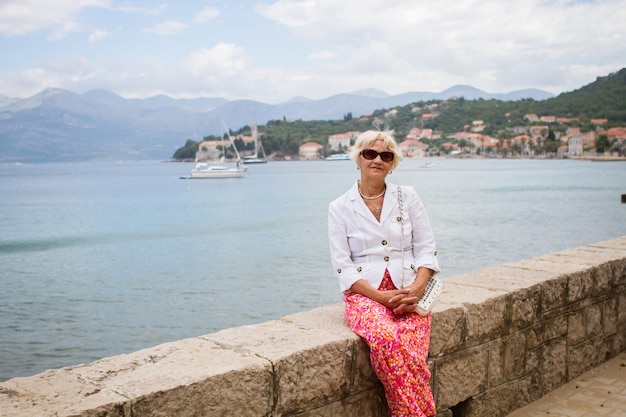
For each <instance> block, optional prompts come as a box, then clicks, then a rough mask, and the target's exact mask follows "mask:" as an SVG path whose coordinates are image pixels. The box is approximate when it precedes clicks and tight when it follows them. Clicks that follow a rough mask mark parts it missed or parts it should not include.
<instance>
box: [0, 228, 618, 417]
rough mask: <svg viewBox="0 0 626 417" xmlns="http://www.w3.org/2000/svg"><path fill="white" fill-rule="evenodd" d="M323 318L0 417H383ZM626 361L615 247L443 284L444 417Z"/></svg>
mask: <svg viewBox="0 0 626 417" xmlns="http://www.w3.org/2000/svg"><path fill="white" fill-rule="evenodd" d="M342 314H343V306H342V305H341V304H337V305H331V306H328V307H323V308H319V309H315V310H312V311H307V312H303V313H298V314H294V315H291V316H287V317H283V318H282V319H280V320H275V321H270V322H266V323H262V324H258V325H253V326H243V327H238V328H232V329H227V330H223V331H221V332H218V333H213V334H208V335H205V336H200V337H196V338H192V339H185V340H181V341H177V342H174V343H167V344H163V345H159V346H156V347H153V348H149V349H144V350H141V351H138V352H134V353H131V354H128V355H119V356H114V357H110V358H105V359H102V360H99V361H97V362H93V363H90V364H85V365H78V366H73V367H68V368H63V369H58V370H49V371H46V372H43V373H41V374H38V375H35V376H32V377H27V378H14V379H11V380H8V381H5V382H3V383H0V416H3V417H4V416H11V417H21V416H28V417H31V416H61V417H63V416H107V417H109V416H115V417H117V416H120V417H121V416H125V417H131V416H132V417H139V416H168V417H169V416H176V417H186V416H216V417H228V416H232V417H247V416H250V417H287V416H299V417H314V416H315V417H344V416H346V417H348V416H349V417H354V416H359V417H385V416H388V415H389V413H388V411H387V407H386V403H385V401H384V395H383V392H382V388H381V386H380V383H379V382H378V380H377V379H376V377H375V376H374V375H373V373H372V370H371V367H370V366H369V358H368V349H367V347H366V346H365V345H364V344H363V342H362V341H361V340H360V339H359V338H358V337H356V336H355V335H354V334H353V333H352V332H351V331H350V330H349V329H348V328H347V326H346V325H345V323H344V321H343V315H342ZM625 348H626V237H622V238H618V239H615V240H611V241H605V242H600V243H597V244H593V245H588V246H584V247H580V248H576V249H571V250H565V251H562V252H558V253H553V254H549V255H545V256H541V257H538V258H534V259H531V260H526V261H522V262H515V263H510V264H504V265H500V266H497V267H493V268H487V269H484V270H480V271H476V272H472V273H469V274H464V275H459V276H454V277H450V278H446V285H445V291H444V294H443V295H442V298H441V301H440V303H439V304H438V305H437V306H436V309H435V312H434V316H433V330H432V335H431V349H430V358H429V365H430V367H431V369H432V371H433V376H432V380H431V384H432V386H433V391H434V394H435V400H436V402H437V408H438V412H439V414H440V415H441V416H447V417H450V416H454V417H460V416H494V417H497V416H504V415H506V414H508V413H509V412H510V411H512V410H514V409H516V408H518V407H521V406H523V405H525V404H527V403H528V402H531V401H533V400H535V399H538V398H540V397H541V396H543V395H544V394H546V393H548V392H550V391H551V390H553V389H555V388H557V387H558V386H560V385H562V384H563V383H565V382H567V381H569V380H571V379H573V378H575V377H576V376H578V375H580V374H581V373H583V372H584V371H586V370H588V369H590V368H592V367H594V366H596V365H598V364H600V363H602V362H604V361H606V360H607V359H609V358H612V357H614V356H616V355H617V354H618V353H619V352H621V351H623V350H625Z"/></svg>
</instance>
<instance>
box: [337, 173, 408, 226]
mask: <svg viewBox="0 0 626 417" xmlns="http://www.w3.org/2000/svg"><path fill="white" fill-rule="evenodd" d="M385 185H386V186H387V191H385V197H384V199H383V210H382V212H381V213H380V224H383V223H384V222H385V220H386V219H387V217H389V215H390V214H391V212H392V211H393V209H394V207H395V206H396V205H397V204H398V186H397V185H395V184H392V183H390V182H387V181H385ZM348 199H349V201H351V202H352V210H353V211H354V213H355V214H357V215H359V216H361V217H363V218H364V219H366V220H368V221H371V222H373V223H376V224H378V222H377V221H376V217H374V215H373V214H372V212H371V211H370V210H369V209H368V208H367V206H366V205H365V202H364V201H363V199H362V198H361V195H360V194H359V181H358V180H356V181H355V182H354V185H353V186H352V188H351V189H350V191H349V192H348Z"/></svg>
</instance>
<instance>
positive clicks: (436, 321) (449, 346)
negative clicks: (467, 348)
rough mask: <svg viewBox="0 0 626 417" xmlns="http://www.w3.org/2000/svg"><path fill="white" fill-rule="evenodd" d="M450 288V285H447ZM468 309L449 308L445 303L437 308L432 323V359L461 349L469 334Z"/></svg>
mask: <svg viewBox="0 0 626 417" xmlns="http://www.w3.org/2000/svg"><path fill="white" fill-rule="evenodd" d="M446 287H449V285H446ZM466 319H467V318H466V309H465V307H463V306H460V305H458V304H457V305H456V307H448V306H447V305H446V304H445V303H444V302H440V303H438V304H437V305H436V306H435V309H434V311H433V318H432V322H431V329H432V330H431V332H430V350H429V355H430V356H431V357H438V356H441V355H443V354H449V353H452V352H455V351H457V350H459V349H461V348H462V347H463V346H464V345H463V343H464V341H465V337H466V334H467V323H466Z"/></svg>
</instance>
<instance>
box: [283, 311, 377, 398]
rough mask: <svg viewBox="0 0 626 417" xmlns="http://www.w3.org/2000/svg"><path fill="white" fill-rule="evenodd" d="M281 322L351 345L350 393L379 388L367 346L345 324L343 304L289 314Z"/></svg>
mask: <svg viewBox="0 0 626 417" xmlns="http://www.w3.org/2000/svg"><path fill="white" fill-rule="evenodd" d="M281 320H282V321H285V322H288V323H293V324H295V325H296V326H298V327H300V328H302V329H308V330H311V331H327V332H329V333H332V334H336V335H338V336H340V337H341V338H344V339H345V340H347V341H349V342H350V343H352V349H351V364H350V388H349V390H350V392H351V393H354V392H361V391H364V390H368V389H371V388H372V387H375V386H380V381H379V380H378V378H377V377H376V374H375V373H374V370H373V369H372V367H371V365H370V356H369V355H370V351H369V348H368V347H367V344H366V343H365V342H364V341H363V340H362V339H361V338H360V337H359V336H357V335H356V334H355V333H354V332H353V331H352V330H350V328H349V327H348V325H347V324H346V322H345V319H344V304H343V303H340V304H334V305H331V306H326V307H320V308H316V309H314V310H312V311H305V312H301V313H295V314H291V315H289V316H285V317H283V318H282V319H281Z"/></svg>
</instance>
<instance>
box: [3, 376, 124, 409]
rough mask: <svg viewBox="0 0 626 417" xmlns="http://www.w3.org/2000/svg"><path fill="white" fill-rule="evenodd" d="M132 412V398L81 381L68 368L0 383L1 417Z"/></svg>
mask: <svg viewBox="0 0 626 417" xmlns="http://www.w3.org/2000/svg"><path fill="white" fill-rule="evenodd" d="M83 414H85V415H96V414H99V415H102V416H107V417H125V416H128V415H130V399H129V398H127V397H125V396H124V395H121V394H119V393H117V392H115V391H112V390H111V389H107V388H102V387H101V386H99V385H97V384H93V383H90V382H88V381H85V380H82V379H81V378H79V376H77V375H75V374H72V373H70V372H67V371H66V370H50V371H46V372H43V373H41V374H38V375H35V376H32V377H28V378H13V379H10V380H8V381H5V382H3V383H2V384H0V416H2V417H22V416H23V417H31V416H57V415H58V416H80V415H83Z"/></svg>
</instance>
